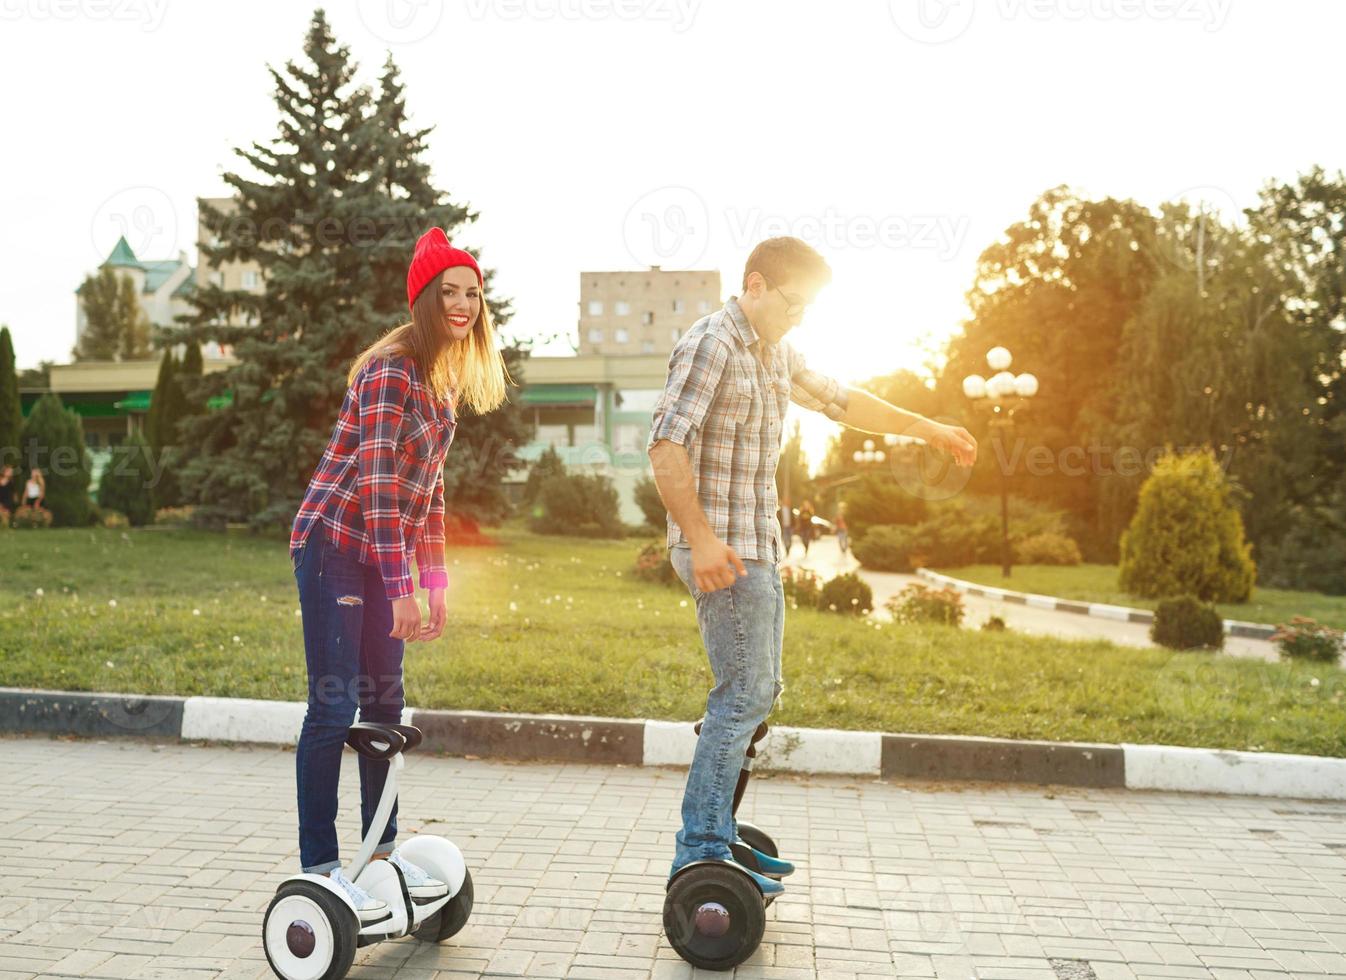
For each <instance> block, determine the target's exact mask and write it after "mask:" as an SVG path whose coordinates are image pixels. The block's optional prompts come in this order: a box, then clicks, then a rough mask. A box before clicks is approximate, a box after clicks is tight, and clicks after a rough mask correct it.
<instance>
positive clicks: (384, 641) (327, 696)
mask: <svg viewBox="0 0 1346 980" xmlns="http://www.w3.org/2000/svg"><path fill="white" fill-rule="evenodd" d="M291 564H292V565H293V567H294V576H295V581H296V582H297V583H298V586H299V610H300V613H301V615H302V616H303V623H304V658H305V660H306V661H307V663H308V712H307V713H306V714H305V715H304V726H303V728H302V729H301V730H300V734H299V747H298V749H297V751H296V752H295V777H296V781H297V783H298V792H299V863H300V865H301V866H302V868H303V869H304V870H305V871H309V872H313V873H315V874H326V873H327V872H329V871H331V870H332V869H333V868H335V867H337V866H338V865H339V864H340V863H341V862H340V860H339V859H338V854H339V851H338V847H337V834H336V815H337V787H338V782H339V780H340V777H341V751H342V747H343V745H344V744H345V741H346V732H347V730H348V729H349V728H350V726H351V722H353V721H354V720H355V709H356V708H357V707H358V708H359V709H360V720H361V721H373V722H383V723H385V724H388V723H391V724H397V723H398V722H400V721H401V720H402V707H403V704H404V697H403V692H402V651H403V648H404V646H405V643H404V641H402V640H395V639H392V638H391V637H389V636H388V634H389V633H390V632H392V628H393V606H392V603H391V602H390V601H389V600H388V598H387V595H386V593H385V592H384V591H383V576H382V575H381V574H380V572H379V570H378V569H377V568H376V567H374V566H372V565H364V564H361V563H360V562H359V561H358V560H357V559H356V558H355V557H354V556H352V555H349V554H346V553H345V552H341V551H338V550H337V549H336V548H335V547H334V546H333V545H332V544H331V542H329V541H327V540H326V538H325V535H324V532H323V528H322V525H321V524H319V525H317V526H315V527H314V528H313V529H312V530H311V531H310V532H309V535H308V537H307V538H306V539H305V542H304V545H303V547H302V548H300V549H299V551H298V553H297V554H296V555H295V556H294V558H292V559H291ZM359 766H360V832H361V834H366V833H368V832H369V824H370V821H371V820H372V819H373V817H374V810H375V809H376V808H377V807H378V802H379V796H380V794H382V792H383V784H384V782H385V780H386V779H387V776H388V763H387V762H375V761H373V760H370V759H366V758H365V757H364V756H360V762H359ZM396 838H397V804H396V803H394V804H393V811H392V814H391V816H390V817H389V818H388V827H387V829H386V830H385V831H384V832H383V836H382V838H381V844H382V845H384V846H383V847H382V848H381V849H382V850H391V849H392V844H393V841H394V840H395V839H396Z"/></svg>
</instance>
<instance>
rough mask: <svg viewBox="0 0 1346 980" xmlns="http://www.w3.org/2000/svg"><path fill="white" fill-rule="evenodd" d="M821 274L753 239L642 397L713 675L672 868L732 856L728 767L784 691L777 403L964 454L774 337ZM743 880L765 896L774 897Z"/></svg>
mask: <svg viewBox="0 0 1346 980" xmlns="http://www.w3.org/2000/svg"><path fill="white" fill-rule="evenodd" d="M831 278H832V270H831V269H830V268H829V267H828V265H827V263H826V262H825V261H824V260H823V257H822V256H821V255H819V254H818V253H817V252H815V251H814V250H813V249H812V248H810V247H809V246H808V245H806V244H805V243H804V242H802V241H800V240H799V239H797V238H770V239H767V240H766V241H764V242H762V243H761V244H759V245H758V246H757V247H756V248H755V249H753V252H752V254H751V255H750V256H749V257H748V262H747V265H746V267H745V268H744V270H743V295H742V296H741V297H731V298H730V300H729V301H728V302H727V303H726V304H725V305H724V308H723V309H721V310H719V311H718V312H716V313H712V314H710V315H709V316H707V317H704V318H702V319H701V320H698V321H697V322H696V324H695V325H693V326H692V328H691V329H690V330H689V331H688V332H687V333H686V334H684V335H683V337H682V339H681V340H679V341H678V343H677V346H676V347H674V349H673V354H672V356H671V357H670V358H669V365H668V380H667V382H666V383H665V385H664V390H663V393H662V394H661V395H660V397H659V399H658V401H657V402H656V403H655V408H654V423H653V427H652V429H651V431H650V438H649V445H648V449H649V455H650V461H651V463H652V465H653V469H654V477H655V483H656V485H657V486H658V488H659V495H660V496H661V497H662V498H663V501H664V505H665V506H666V507H667V509H668V541H667V543H668V547H669V549H670V552H669V557H670V559H671V560H672V562H673V568H674V570H675V571H676V572H677V573H678V577H679V578H681V579H682V581H683V582H684V583H685V584H686V585H687V588H688V590H689V591H690V592H691V594H692V597H693V598H694V599H695V601H696V618H697V624H698V626H699V627H700V630H701V639H702V642H703V643H704V644H705V647H706V653H707V654H708V656H709V658H710V665H711V669H712V671H713V672H714V675H715V687H714V689H713V690H712V691H711V692H710V696H709V698H708V699H707V701H706V714H705V718H704V719H703V721H702V727H701V736H700V738H699V739H698V741H697V745H696V754H695V756H694V757H693V759H692V767H691V770H690V772H688V774H687V789H686V792H685V793H684V795H683V800H682V821H683V826H682V830H681V831H680V832H679V833H678V836H677V850H676V852H675V854H674V858H673V866H672V872H671V873H676V872H677V871H678V870H679V869H681V868H682V867H683V866H684V865H687V864H689V863H691V862H692V861H698V860H720V861H732V860H733V858H732V856H731V852H730V850H729V845H730V844H731V843H732V842H733V841H734V840H735V838H736V836H737V827H736V825H735V821H734V819H733V812H732V810H733V797H734V788H735V785H736V784H737V782H738V775H739V770H740V769H741V768H742V766H743V763H744V755H745V753H746V752H747V749H748V745H749V741H750V739H751V737H752V735H753V732H754V731H755V730H756V729H757V726H758V725H759V724H760V723H761V722H763V721H764V720H765V719H766V717H767V715H768V714H769V713H770V711H771V708H772V706H773V705H774V704H775V702H776V699H777V698H778V697H779V696H780V693H781V691H782V689H783V685H782V682H781V638H782V633H783V629H784V623H785V596H784V593H783V591H782V589H781V582H780V572H779V564H780V562H781V560H782V559H783V558H784V554H783V549H782V545H781V534H780V522H779V519H778V517H777V507H778V504H777V500H776V464H777V461H778V458H779V455H780V444H781V432H782V428H783V424H784V419H785V410H786V408H787V407H788V405H789V403H790V401H791V400H793V401H794V402H796V403H797V404H799V405H802V406H804V407H805V408H809V409H812V410H814V411H817V412H822V413H823V414H824V415H826V416H827V417H828V418H830V419H833V420H834V421H837V422H840V423H842V424H843V425H848V426H851V427H852V428H856V429H861V430H864V431H866V432H873V433H889V432H893V433H898V434H902V435H908V436H916V437H919V438H921V439H924V440H925V441H926V443H928V444H929V445H931V446H933V447H935V448H937V449H941V450H944V451H947V452H949V453H952V454H953V456H954V458H955V460H956V461H957V463H958V465H960V466H971V465H972V464H973V463H974V462H975V461H976V458H977V443H976V440H974V439H973V438H972V436H971V435H970V434H969V433H968V431H967V430H966V429H963V428H960V427H956V426H948V425H942V424H940V423H938V422H934V421H931V420H930V419H927V418H924V417H923V416H920V415H915V414H913V413H911V412H907V411H904V410H903V409H900V408H897V407H895V406H893V405H890V404H889V403H888V402H886V401H884V400H882V399H881V398H877V397H875V396H874V395H871V394H869V393H868V392H866V391H862V390H860V389H858V388H849V387H846V386H844V385H842V384H840V383H838V382H837V381H835V380H833V379H832V378H828V377H825V376H823V375H821V374H818V373H817V372H815V371H811V370H810V369H809V368H808V366H807V365H806V364H805V363H804V358H803V357H802V356H801V355H800V354H799V352H798V351H796V350H794V349H793V348H792V347H791V346H790V345H789V344H788V343H786V342H785V340H784V338H785V335H786V334H787V333H789V332H790V331H791V330H792V329H794V328H795V327H796V326H798V325H799V322H800V320H802V319H803V317H804V311H805V310H806V309H807V308H808V305H809V304H810V303H812V302H813V300H814V299H815V298H816V296H817V294H818V292H819V290H821V289H822V288H823V287H824V286H825V285H827V283H828V282H830V281H831ZM861 353H863V352H861ZM782 864H783V866H784V867H783V869H782V870H784V869H789V868H790V866H789V865H788V862H782ZM754 878H755V879H756V880H757V883H758V885H759V886H760V887H762V888H763V889H764V891H765V893H766V894H768V895H771V894H779V893H780V892H782V891H783V890H784V889H783V888H782V886H781V885H780V883H779V882H777V881H774V880H772V879H769V878H763V877H761V876H760V875H754Z"/></svg>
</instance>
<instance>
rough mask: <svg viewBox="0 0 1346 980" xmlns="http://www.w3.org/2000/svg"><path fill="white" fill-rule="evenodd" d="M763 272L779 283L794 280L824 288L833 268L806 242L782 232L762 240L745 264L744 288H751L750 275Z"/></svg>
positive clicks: (772, 280)
mask: <svg viewBox="0 0 1346 980" xmlns="http://www.w3.org/2000/svg"><path fill="white" fill-rule="evenodd" d="M754 272H760V273H761V274H762V275H764V276H766V278H767V279H769V280H771V282H772V283H773V284H775V285H777V286H779V285H780V284H781V283H783V282H795V283H799V284H800V285H803V286H812V287H814V288H822V287H823V286H826V285H827V284H828V283H829V282H831V281H832V267H831V266H829V265H828V264H827V260H826V259H824V258H823V257H822V256H821V255H819V254H818V253H817V251H815V250H814V249H813V247H812V246H810V245H808V244H807V243H806V242H803V241H800V240H799V239H798V238H791V237H790V236H788V235H782V236H780V237H779V238H768V239H766V240H765V241H762V242H759V243H758V244H757V247H756V248H754V249H753V250H752V254H751V255H749V256H748V262H747V264H746V265H745V266H744V267H743V288H744V289H745V290H746V289H747V288H748V277H749V276H750V275H752V274H753V273H754Z"/></svg>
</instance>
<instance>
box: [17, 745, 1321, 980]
mask: <svg viewBox="0 0 1346 980" xmlns="http://www.w3.org/2000/svg"><path fill="white" fill-rule="evenodd" d="M346 763H347V765H346V769H345V770H344V772H343V792H344V793H345V804H346V808H345V814H346V816H347V818H348V819H347V823H346V826H345V831H346V839H347V840H351V839H353V837H354V834H355V830H356V828H355V823H356V816H355V814H356V806H355V803H356V798H355V795H354V789H355V764H354V758H353V756H351V754H350V753H347V760H346ZM293 767H294V755H293V753H292V752H289V751H284V750H279V749H274V748H224V747H197V746H192V745H181V744H177V743H162V744H153V743H150V742H142V741H136V740H125V741H111V742H93V741H82V740H48V739H45V738H9V739H3V740H0V778H3V780H4V786H5V788H6V792H5V794H4V800H3V802H0V826H3V827H4V831H3V833H0V980H17V978H29V977H34V976H41V977H72V976H77V977H126V978H130V977H146V978H151V977H152V978H165V980H167V978H173V980H197V978H201V980H204V978H224V977H229V978H235V977H238V978H242V977H247V978H252V977H264V976H269V975H270V974H269V971H268V970H267V969H266V964H265V960H264V958H263V955H262V950H261V947H260V944H259V942H258V934H259V931H260V923H261V912H262V910H263V909H264V907H265V905H266V903H267V901H268V900H269V898H270V896H271V893H272V891H273V890H274V888H275V886H276V884H277V883H278V882H279V881H280V879H281V878H282V877H284V875H285V874H286V873H288V872H289V871H290V870H291V868H292V867H293V866H294V864H295V855H296V849H295V841H294V831H293V828H294V821H295V815H294V791H293V781H294V769H293ZM683 778H684V775H683V773H681V772H679V771H673V770H658V769H636V768H618V767H598V766H580V765H511V764H503V763H488V762H484V761H473V760H461V759H444V758H434V757H428V756H422V757H416V756H415V755H414V754H413V755H412V756H411V757H410V758H409V760H408V771H407V774H406V779H405V784H404V794H403V815H404V817H403V825H404V828H417V829H421V830H426V831H433V832H436V833H442V834H445V835H446V836H449V837H452V838H453V839H455V840H456V841H457V842H458V843H459V844H460V846H461V847H462V848H463V850H464V852H465V854H466V855H467V858H468V862H469V865H470V867H471V869H472V873H473V877H474V879H475V882H476V891H477V906H476V910H475V912H474V913H473V916H472V919H471V920H470V922H469V923H468V926H467V928H466V929H465V930H464V931H463V932H462V933H461V934H460V935H459V936H458V937H455V939H454V940H452V941H451V942H450V943H448V944H445V945H444V946H441V947H434V946H427V945H423V944H419V943H417V942H416V941H414V940H399V941H396V942H392V943H384V944H382V945H378V946H373V947H370V948H368V949H365V950H362V951H361V953H360V954H359V956H358V958H357V960H356V963H357V965H356V968H355V969H354V970H353V971H352V973H351V976H352V977H377V978H383V977H387V978H392V977H397V978H418V980H419V978H427V980H428V978H446V980H447V978H458V980H465V978H471V977H482V976H492V977H496V976H502V977H503V976H524V977H539V978H547V977H576V978H579V977H592V978H626V977H630V978H663V980H672V978H684V980H685V978H691V977H693V975H694V974H693V971H692V970H691V969H690V968H689V967H687V966H686V965H685V964H684V963H682V961H681V960H678V959H676V958H675V956H674V954H673V953H672V951H671V950H670V949H669V948H668V946H667V944H666V943H665V942H664V940H663V937H662V935H661V934H660V915H659V913H660V908H661V904H662V899H663V880H664V875H665V873H666V872H667V868H668V861H669V858H670V855H671V853H672V835H673V831H674V828H675V823H674V820H675V815H676V812H677V809H678V804H679V800H680V797H681V792H682V785H683ZM745 814H747V815H750V816H752V817H754V818H756V820H757V821H758V822H759V823H761V824H763V825H764V826H766V827H768V828H769V829H771V830H773V831H775V832H776V834H777V836H778V839H779V840H781V841H782V843H783V844H784V845H785V850H786V853H787V854H788V855H791V856H794V857H796V858H797V859H798V860H800V862H801V871H800V872H799V873H798V874H797V875H795V876H794V877H793V878H792V879H790V880H789V890H788V892H787V894H786V896H785V897H784V898H783V899H781V900H779V901H778V902H777V903H776V904H775V905H774V906H773V907H772V909H771V910H770V911H769V913H768V923H767V934H766V942H765V943H764V945H763V947H762V949H761V950H760V952H759V953H758V955H757V956H756V957H755V958H754V959H753V960H751V961H750V962H749V963H748V964H745V965H744V966H742V967H740V968H739V969H738V971H737V973H736V975H737V976H738V977H740V978H748V977H753V978H763V980H766V978H778V980H795V978H812V977H819V978H832V980H842V978H847V980H855V978H861V977H863V978H880V977H885V978H886V977H894V976H898V977H919V978H939V980H969V978H978V980H987V978H1006V980H1009V978H1014V980H1062V978H1074V980H1088V978H1096V980H1123V978H1126V980H1131V978H1149V977H1155V978H1158V977H1166V978H1173V977H1192V978H1200V977H1210V978H1221V980H1234V978H1239V980H1254V978H1270V977H1277V978H1288V977H1322V976H1334V977H1346V804H1331V803H1302V802H1294V801H1287V800H1261V799H1252V798H1243V797H1232V798H1231V797H1202V796H1184V795H1180V794H1169V793H1135V792H1126V791H1103V790H1070V791H1066V790H1061V791H1057V792H1055V793H1050V792H1047V791H1045V790H1041V789H1025V788H1017V787H1003V786H987V785H971V784H965V785H960V786H944V785H920V784H911V785H898V784H894V783H884V782H881V781H877V780H846V779H828V778H819V777H813V778H781V777H777V778H773V779H761V780H758V781H757V782H756V783H755V784H754V786H753V787H752V788H751V789H750V790H749V797H748V801H747V804H746V806H745ZM696 975H697V976H702V977H706V976H715V974H704V973H702V974H696Z"/></svg>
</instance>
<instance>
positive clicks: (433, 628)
mask: <svg viewBox="0 0 1346 980" xmlns="http://www.w3.org/2000/svg"><path fill="white" fill-rule="evenodd" d="M447 593H448V590H447V589H431V590H430V622H429V623H427V624H426V625H425V626H422V627H421V636H420V638H421V639H422V640H426V641H428V640H435V639H438V638H439V634H441V633H443V632H444V622H445V620H447V619H448V618H449V604H448V600H447V599H446V598H445V596H446V594H447Z"/></svg>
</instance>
